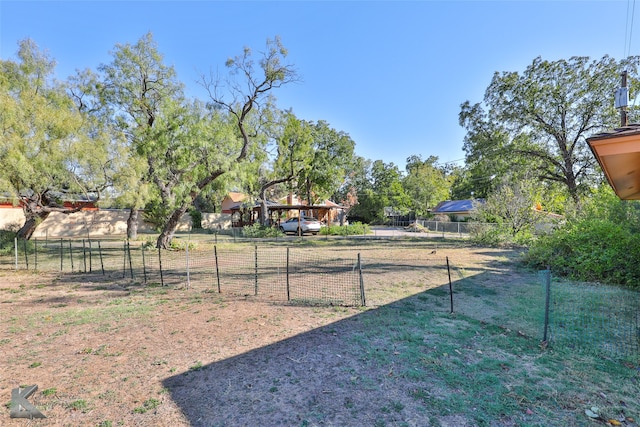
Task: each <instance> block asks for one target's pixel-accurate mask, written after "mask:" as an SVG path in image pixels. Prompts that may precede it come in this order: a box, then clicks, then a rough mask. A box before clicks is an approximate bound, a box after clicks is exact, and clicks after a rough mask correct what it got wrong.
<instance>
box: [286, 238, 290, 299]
mask: <svg viewBox="0 0 640 427" xmlns="http://www.w3.org/2000/svg"><path fill="white" fill-rule="evenodd" d="M286 280H287V301H291V288H290V287H289V247H287V271H286Z"/></svg>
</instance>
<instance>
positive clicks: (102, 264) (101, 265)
mask: <svg viewBox="0 0 640 427" xmlns="http://www.w3.org/2000/svg"><path fill="white" fill-rule="evenodd" d="M98 254H99V255H100V268H101V269H102V275H103V276H104V261H103V260H102V246H101V245H100V240H98Z"/></svg>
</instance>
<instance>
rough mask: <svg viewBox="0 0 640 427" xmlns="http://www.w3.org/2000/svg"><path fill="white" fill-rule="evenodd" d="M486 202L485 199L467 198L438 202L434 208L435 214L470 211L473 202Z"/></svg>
mask: <svg viewBox="0 0 640 427" xmlns="http://www.w3.org/2000/svg"><path fill="white" fill-rule="evenodd" d="M474 202H476V203H478V202H480V203H484V200H483V199H467V200H446V201H444V202H440V203H438V206H436V207H435V208H434V209H433V211H432V212H433V213H435V214H439V213H442V214H456V213H468V212H471V211H472V210H473V203H474Z"/></svg>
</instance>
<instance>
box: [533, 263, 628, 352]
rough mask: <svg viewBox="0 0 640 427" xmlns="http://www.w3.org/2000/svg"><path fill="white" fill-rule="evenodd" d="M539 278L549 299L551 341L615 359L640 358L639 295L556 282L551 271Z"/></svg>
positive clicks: (548, 328) (617, 288) (615, 289)
mask: <svg viewBox="0 0 640 427" xmlns="http://www.w3.org/2000/svg"><path fill="white" fill-rule="evenodd" d="M539 274H540V278H541V282H542V284H543V287H544V291H545V294H546V296H547V306H548V311H547V312H546V313H547V316H546V318H547V322H545V325H546V328H545V332H544V335H545V337H546V338H547V341H549V342H550V343H552V344H553V345H556V346H558V345H561V346H567V347H570V348H572V349H575V350H579V351H586V352H593V353H596V354H605V355H608V356H612V357H636V356H637V355H638V354H640V293H639V292H638V291H635V290H632V289H627V288H620V287H616V286H608V285H604V284H587V283H573V282H566V281H562V282H556V281H552V278H551V273H550V272H549V271H548V270H545V271H541V272H540V273H539Z"/></svg>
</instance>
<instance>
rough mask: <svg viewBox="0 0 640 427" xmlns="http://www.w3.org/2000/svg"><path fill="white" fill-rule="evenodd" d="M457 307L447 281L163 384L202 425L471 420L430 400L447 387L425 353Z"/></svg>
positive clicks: (461, 423)
mask: <svg viewBox="0 0 640 427" xmlns="http://www.w3.org/2000/svg"><path fill="white" fill-rule="evenodd" d="M454 287H455V284H454ZM448 312H449V293H448V284H442V285H441V286H440V287H438V288H433V289H430V290H428V291H425V292H423V293H420V294H417V295H414V296H411V297H409V298H405V299H403V300H399V301H396V302H394V303H391V304H388V305H385V306H382V307H379V308H377V309H372V310H368V311H365V312H362V313H360V314H357V315H354V316H352V317H349V318H346V319H344V320H340V321H338V322H335V323H332V324H329V325H327V326H324V327H321V328H317V329H314V330H311V331H309V332H306V333H303V334H300V335H297V336H294V337H292V338H289V339H286V340H283V341H279V342H276V343H274V344H271V345H268V346H265V347H261V348H259V349H256V350H252V351H249V352H247V353H244V354H241V355H238V356H235V357H232V358H228V359H225V360H222V361H220V362H215V363H212V364H209V365H205V366H194V367H192V368H191V369H190V370H189V371H187V372H183V373H180V374H177V375H175V376H172V377H169V378H167V379H166V380H164V381H163V385H164V387H165V388H166V389H167V390H168V392H169V393H170V395H171V397H172V399H173V400H174V402H175V403H176V404H177V405H178V406H179V407H180V408H181V410H182V412H183V414H184V415H185V416H186V418H187V419H188V420H189V422H190V424H191V425H193V426H245V425H246V426H275V425H284V426H312V425H332V426H365V425H366V426H396V425H397V426H429V425H434V424H435V425H441V426H448V425H450V426H464V425H468V420H465V419H464V418H461V417H456V416H452V415H450V414H442V413H438V411H437V409H434V408H433V407H432V405H430V404H427V403H426V402H425V398H424V397H425V396H434V401H437V400H439V399H441V398H442V397H441V396H440V394H441V392H442V393H444V391H443V390H437V386H435V385H434V384H435V383H437V381H438V379H437V378H432V376H433V375H434V374H433V372H432V371H430V370H429V367H428V365H427V364H425V362H424V361H423V360H432V355H431V353H434V352H437V340H438V338H437V337H436V336H435V335H434V334H433V332H431V331H430V329H431V325H430V324H429V323H430V321H429V319H432V318H433V317H432V316H433V315H434V313H437V316H440V318H442V317H444V318H445V319H446V318H447V316H448ZM418 318H419V319H421V320H420V321H419V322H416V321H414V320H413V319H418ZM423 319H424V320H423ZM451 321H452V323H454V320H453V319H452V320H451ZM445 322H448V321H445ZM196 339H197V338H196ZM410 352H411V353H412V354H411V355H409V353H410ZM416 352H418V353H419V354H416ZM408 360H411V362H410V363H407V361H408ZM416 360H417V361H418V365H416V364H415V361H416ZM448 392H450V391H447V393H448ZM444 396H446V394H444ZM471 424H472V423H471Z"/></svg>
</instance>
